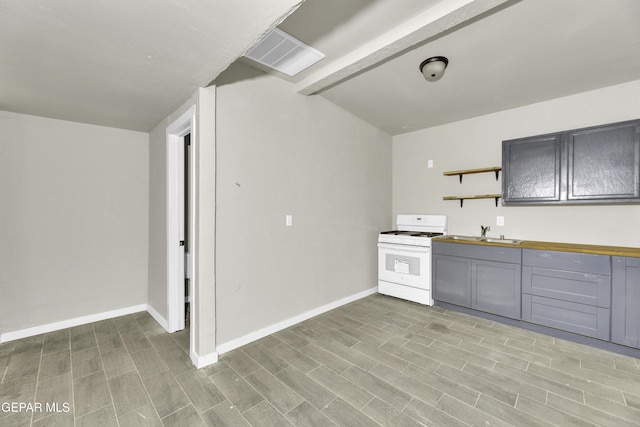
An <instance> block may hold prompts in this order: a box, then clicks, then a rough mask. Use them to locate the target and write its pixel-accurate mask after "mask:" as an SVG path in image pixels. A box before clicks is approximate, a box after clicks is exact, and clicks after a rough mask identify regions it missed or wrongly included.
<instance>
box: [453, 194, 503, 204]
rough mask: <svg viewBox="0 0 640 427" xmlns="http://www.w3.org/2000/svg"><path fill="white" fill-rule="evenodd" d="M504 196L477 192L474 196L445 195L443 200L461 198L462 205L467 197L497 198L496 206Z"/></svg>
mask: <svg viewBox="0 0 640 427" xmlns="http://www.w3.org/2000/svg"><path fill="white" fill-rule="evenodd" d="M501 197H502V194H476V195H472V196H444V197H443V198H442V200H460V207H462V204H463V203H464V201H465V200H467V199H495V201H496V206H498V199H500V198H501Z"/></svg>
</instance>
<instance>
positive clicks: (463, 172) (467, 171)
mask: <svg viewBox="0 0 640 427" xmlns="http://www.w3.org/2000/svg"><path fill="white" fill-rule="evenodd" d="M501 170H502V167H500V166H492V167H489V168H478V169H463V170H459V171H448V172H442V174H443V175H445V176H453V175H458V176H459V177H460V182H462V176H463V175H469V174H472V173H486V172H495V174H496V181H497V180H498V177H499V176H500V171H501Z"/></svg>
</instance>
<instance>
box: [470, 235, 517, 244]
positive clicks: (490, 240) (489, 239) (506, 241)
mask: <svg viewBox="0 0 640 427" xmlns="http://www.w3.org/2000/svg"><path fill="white" fill-rule="evenodd" d="M479 241H480V242H487V243H502V244H505V245H519V244H520V243H522V240H515V239H494V238H493V237H485V238H484V239H479Z"/></svg>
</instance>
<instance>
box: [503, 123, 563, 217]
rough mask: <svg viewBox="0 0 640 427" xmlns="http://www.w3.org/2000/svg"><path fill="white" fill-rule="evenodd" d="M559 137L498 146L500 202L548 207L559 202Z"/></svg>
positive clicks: (518, 141) (560, 150) (560, 144)
mask: <svg viewBox="0 0 640 427" xmlns="http://www.w3.org/2000/svg"><path fill="white" fill-rule="evenodd" d="M561 159H562V138H561V134H551V135H542V136H534V137H530V138H521V139H514V140H511V141H504V142H503V143H502V173H503V175H502V198H503V200H502V202H503V204H505V205H506V204H518V203H536V204H537V203H552V202H558V201H559V200H560V198H561V188H562V187H561V178H562V174H561V172H562V168H561Z"/></svg>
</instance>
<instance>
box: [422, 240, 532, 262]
mask: <svg viewBox="0 0 640 427" xmlns="http://www.w3.org/2000/svg"><path fill="white" fill-rule="evenodd" d="M431 247H432V250H433V253H434V254H439V255H451V256H457V257H463V258H472V259H483V260H486V261H497V262H508V263H513V264H520V258H521V256H522V249H516V248H509V247H503V246H483V245H473V244H470V245H467V244H465V243H448V242H437V241H434V242H431Z"/></svg>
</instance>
